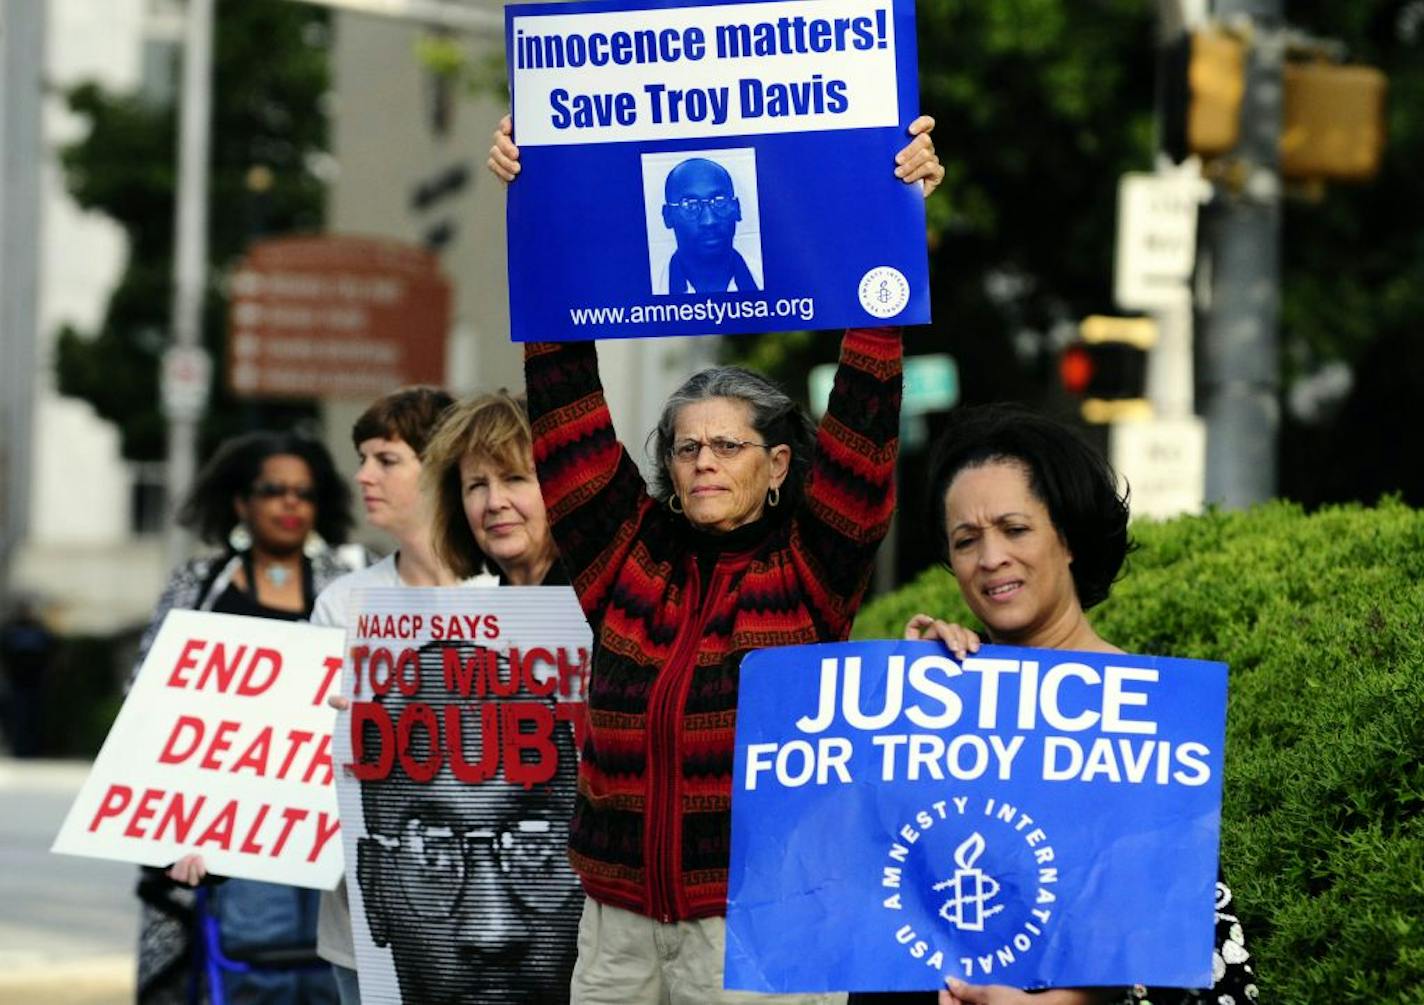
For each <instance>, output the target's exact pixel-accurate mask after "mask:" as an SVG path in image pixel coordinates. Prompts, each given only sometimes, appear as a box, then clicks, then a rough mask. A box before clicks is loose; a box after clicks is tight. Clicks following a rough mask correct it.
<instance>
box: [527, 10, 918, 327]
mask: <svg viewBox="0 0 1424 1005" xmlns="http://www.w3.org/2000/svg"><path fill="white" fill-rule="evenodd" d="M505 43H506V56H507V61H508V64H509V74H510V93H511V96H512V98H513V109H514V138H515V141H516V142H517V143H518V144H519V149H520V160H521V163H522V165H523V170H522V171H521V173H520V176H519V180H518V181H517V182H516V183H514V184H512V185H511V186H510V188H509V208H508V233H509V291H510V316H511V322H512V328H513V336H514V339H515V341H526V340H530V339H541V340H551V339H552V340H570V339H575V340H576V339H591V338H606V337H628V336H651V335H679V334H704V333H716V334H725V333H732V332H751V331H755V332H764V331H778V330H780V331H786V330H793V329H806V328H834V327H850V326H857V325H861V326H863V325H878V324H885V323H887V322H888V323H894V324H920V323H923V322H927V321H929V319H930V311H929V289H928V261H927V258H926V251H925V239H924V206H923V199H922V198H921V194H920V188H919V186H917V185H916V186H911V185H905V184H903V183H902V182H900V181H899V180H897V179H896V178H895V177H894V175H893V173H892V169H893V166H894V156H895V154H896V152H897V151H898V150H899V149H900V148H901V147H902V146H903V145H904V144H905V143H906V142H908V140H909V137H908V135H907V133H906V130H907V128H908V126H909V124H910V122H911V121H913V119H914V118H915V114H916V109H917V107H918V95H917V81H916V62H915V60H916V56H915V11H914V3H913V0H776V2H744V3H726V2H712V3H701V4H685V3H671V2H666V0H664V2H659V0H597V2H589V3H561V4H516V5H511V6H509V7H507V8H506V14H505Z"/></svg>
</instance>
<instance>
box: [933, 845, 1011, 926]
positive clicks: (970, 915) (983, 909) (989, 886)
mask: <svg viewBox="0 0 1424 1005" xmlns="http://www.w3.org/2000/svg"><path fill="white" fill-rule="evenodd" d="M984 847H985V842H984V835H982V834H980V833H979V832H978V831H975V832H974V833H973V834H971V835H969V836H968V837H967V838H965V839H964V841H963V842H961V843H960V845H959V847H958V848H956V849H954V862H955V864H956V865H957V866H958V868H957V869H955V870H954V875H953V876H951V877H950V878H949V879H946V880H945V881H944V882H942V883H936V884H935V885H934V887H933V889H934V890H935V892H937V893H938V892H940V891H944V890H948V891H950V896H949V899H947V900H946V901H945V902H944V903H943V904H941V905H940V908H939V916H940V917H941V918H943V919H944V920H945V921H947V922H949V923H950V924H951V925H953V926H954V927H955V928H958V929H960V930H961V931H966V932H982V931H984V919H986V918H991V917H993V916H994V915H996V914H1001V913H1003V910H1004V905H1003V904H995V903H994V898H995V897H997V896H998V894H999V889H1000V887H999V881H998V880H997V879H995V878H994V877H993V876H990V875H989V874H988V873H986V872H985V871H984V870H983V869H976V868H975V866H974V863H976V862H978V861H979V858H980V856H982V855H983V854H984Z"/></svg>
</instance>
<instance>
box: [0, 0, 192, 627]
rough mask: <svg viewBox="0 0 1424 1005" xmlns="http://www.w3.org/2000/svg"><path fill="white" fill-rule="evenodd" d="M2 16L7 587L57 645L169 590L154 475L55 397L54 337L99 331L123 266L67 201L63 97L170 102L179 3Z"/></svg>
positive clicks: (114, 434)
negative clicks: (64, 635) (74, 93)
mask: <svg viewBox="0 0 1424 1005" xmlns="http://www.w3.org/2000/svg"><path fill="white" fill-rule="evenodd" d="M0 9H3V10H4V21H5V53H6V55H5V60H6V66H5V80H6V86H5V88H4V95H5V97H4V100H3V103H4V106H5V115H4V119H3V125H0V147H3V150H4V152H5V165H6V169H5V173H4V176H3V181H0V186H3V191H4V193H5V199H4V221H3V222H4V229H5V231H6V232H7V234H8V235H9V236H8V237H7V240H6V247H5V252H4V259H3V260H0V273H3V276H0V286H3V290H4V294H5V297H4V299H5V302H6V304H7V308H6V314H5V319H6V324H5V326H4V331H3V333H0V346H3V352H4V359H5V366H4V367H3V369H4V371H5V377H4V379H3V383H2V384H0V387H3V393H4V395H5V406H6V408H5V424H4V427H3V431H0V439H3V442H4V451H5V453H4V456H5V459H6V464H5V469H4V483H5V496H6V502H7V505H6V510H5V521H4V549H3V554H0V561H4V564H5V566H6V567H7V571H8V576H7V581H6V582H5V583H4V586H5V588H6V592H7V593H9V594H18V595H28V596H32V597H35V598H37V599H38V600H40V601H41V603H42V604H43V605H44V606H45V608H46V610H47V611H48V613H49V614H50V616H51V618H52V620H53V621H54V623H55V626H56V627H57V628H59V629H60V630H62V631H65V632H70V633H75V632H78V633H92V634H110V633H112V632H115V631H119V630H122V629H124V628H127V627H131V626H132V625H134V624H136V623H141V622H142V621H143V620H144V619H146V618H147V616H148V613H149V611H150V610H151V608H152V603H153V599H154V597H155V596H156V593H157V591H158V589H159V587H160V586H161V584H162V581H163V575H164V572H165V570H164V569H163V556H162V549H161V543H160V540H159V538H158V537H156V536H155V534H154V533H153V532H154V531H156V530H158V529H159V526H160V520H161V516H160V514H159V513H158V512H156V511H155V506H156V505H158V502H157V500H158V498H159V497H158V495H157V493H156V491H155V487H156V486H158V485H160V484H161V479H162V471H161V467H156V466H154V465H138V464H132V463H129V462H127V461H125V460H124V458H123V457H122V455H121V453H120V449H119V435H118V430H117V429H116V428H115V427H114V426H113V425H112V424H111V423H109V422H107V421H106V420H104V419H101V418H99V417H98V416H97V415H96V414H95V413H94V411H93V409H92V408H91V407H90V406H89V405H88V404H87V403H85V402H82V401H79V400H77V399H74V398H68V397H63V396H61V395H59V394H58V393H57V391H56V390H55V378H54V374H53V365H52V364H53V359H52V353H53V347H54V343H55V340H56V338H57V336H58V333H59V332H60V330H61V329H62V328H63V327H64V326H66V325H68V326H71V327H73V328H74V329H76V330H78V331H93V330H96V329H97V328H98V327H99V322H100V319H101V317H102V315H103V312H104V310H105V309H106V307H107V305H108V301H109V295H110V293H111V292H112V290H113V288H114V286H115V285H116V283H117V281H118V279H119V276H120V274H121V272H122V270H123V267H124V263H125V256H126V255H127V253H128V249H127V247H126V242H125V239H124V237H123V234H122V232H121V230H120V228H119V227H118V226H117V225H116V224H115V223H114V222H113V221H111V220H109V219H107V218H106V217H104V216H102V215H101V214H96V213H89V212H85V211H84V210H82V209H81V208H80V207H79V206H77V205H76V204H75V202H74V200H73V199H72V198H71V197H70V196H69V194H68V192H67V191H66V188H65V184H64V178H63V174H62V171H61V167H60V163H59V151H60V149H61V148H62V147H63V145H65V144H66V143H69V142H72V141H73V140H75V139H77V138H79V137H80V136H81V135H82V130H83V128H84V125H83V123H82V121H80V120H79V119H78V118H77V117H76V116H74V115H73V114H72V113H71V112H70V111H69V109H68V107H67V104H66V100H65V91H66V90H67V89H68V88H70V87H72V86H74V85H76V84H78V83H81V82H83V81H86V80H93V81H97V82H99V83H100V84H102V85H103V86H105V87H107V88H111V89H114V90H118V91H140V90H150V91H153V92H156V96H162V95H163V94H165V93H167V92H171V90H172V88H173V86H174V82H173V79H172V66H173V54H174V51H175V46H176V45H177V44H178V38H179V37H180V36H179V34H178V30H179V28H180V24H181V22H180V20H179V18H180V15H181V8H180V7H179V6H178V5H177V4H176V3H174V2H173V0H106V2H104V3H93V2H91V0H39V2H36V0H0ZM12 226H14V227H15V230H12V229H11V228H12Z"/></svg>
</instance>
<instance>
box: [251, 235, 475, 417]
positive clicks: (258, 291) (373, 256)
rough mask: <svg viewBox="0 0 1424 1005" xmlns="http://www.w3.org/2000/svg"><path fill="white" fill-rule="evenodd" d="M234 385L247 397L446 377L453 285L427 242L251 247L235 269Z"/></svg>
mask: <svg viewBox="0 0 1424 1005" xmlns="http://www.w3.org/2000/svg"><path fill="white" fill-rule="evenodd" d="M230 293H231V308H230V312H229V316H228V340H227V385H228V389H229V390H231V391H232V393H233V394H234V395H237V396H239V397H248V398H291V397H337V398H369V397H374V396H376V395H380V394H385V393H386V392H387V391H390V390H392V389H394V388H397V387H400V386H402V385H404V384H443V383H444V382H445V341H446V335H447V332H448V331H449V326H450V284H449V282H448V281H447V280H446V279H445V278H444V277H443V276H442V275H441V274H440V267H439V264H438V262H437V261H436V259H435V256H434V255H432V254H430V253H429V252H428V251H426V250H424V249H423V248H418V247H414V246H411V245H407V244H401V243H399V242H396V241H388V240H381V239H375V238H364V237H331V236H322V237H283V238H277V239H275V240H270V241H263V242H261V243H259V244H254V245H252V246H251V247H250V248H249V249H248V252H247V255H246V257H244V258H243V260H242V262H241V263H240V264H239V265H238V267H237V271H236V272H234V273H233V276H232V280H231V284H230Z"/></svg>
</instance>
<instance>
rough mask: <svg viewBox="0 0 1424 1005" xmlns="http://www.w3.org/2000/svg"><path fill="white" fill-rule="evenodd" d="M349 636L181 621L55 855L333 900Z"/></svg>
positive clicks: (158, 644)
mask: <svg viewBox="0 0 1424 1005" xmlns="http://www.w3.org/2000/svg"><path fill="white" fill-rule="evenodd" d="M342 642H343V634H342V632H341V631H340V630H339V629H336V628H317V627H314V626H312V625H308V624H297V623H293V622H286V621H273V620H269V619H266V618H246V617H238V616H236V615H231V614H211V613H206V612H199V611H173V612H172V613H171V614H169V615H168V617H167V619H166V620H165V621H164V622H163V627H162V628H161V629H160V630H159V632H158V637H157V638H156V639H155V640H154V643H153V647H152V648H151V649H150V650H149V652H148V657H147V658H146V659H145V660H144V663H143V668H142V669H141V670H140V671H139V675H138V679H137V680H135V681H134V686H133V690H131V691H130V692H129V695H128V698H127V699H126V700H125V701H124V706H123V708H122V709H120V710H119V716H118V718H117V719H116V720H115V721H114V725H113V728H112V729H110V730H109V736H108V738H107V739H106V740H105V741H104V747H103V749H102V750H100V751H99V756H98V758H97V759H96V760H95V761H94V768H93V770H92V771H91V772H90V773H89V777H88V778H87V779H86V780H85V782H84V786H83V788H81V789H80V791H79V796H78V797H77V798H76V799H75V800H74V805H73V806H71V807H70V809H69V815H68V816H67V817H66V818H65V821H64V825H63V827H61V828H60V832H59V835H58V837H56V838H55V840H54V845H53V846H52V848H51V850H52V851H56V852H61V853H63V854H66V855H83V856H87V857H90V858H105V859H116V860H118V861H121V862H135V863H138V864H140V865H151V866H165V865H168V864H170V863H172V862H174V861H176V860H177V859H179V858H180V857H182V856H183V855H185V854H188V853H196V854H199V855H202V856H203V859H204V861H205V863H206V865H207V868H208V871H209V872H212V873H215V874H217V875H221V876H237V877H241V878H244V879H257V880H265V881H267V882H271V883H287V884H291V885H294V886H306V887H316V888H320V889H331V888H332V887H334V886H335V885H336V881H337V880H338V879H339V878H340V876H341V871H342V867H343V864H344V863H343V860H342V848H341V839H340V830H341V824H340V820H339V818H338V816H337V811H336V791H335V788H334V785H333V782H334V773H333V770H332V758H331V727H332V723H333V721H334V720H335V715H336V713H335V712H334V711H333V710H332V709H331V708H330V707H329V706H328V705H327V704H326V695H327V692H328V691H329V690H330V689H331V688H332V687H333V686H335V685H338V684H339V683H340V680H341V653H342Z"/></svg>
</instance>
